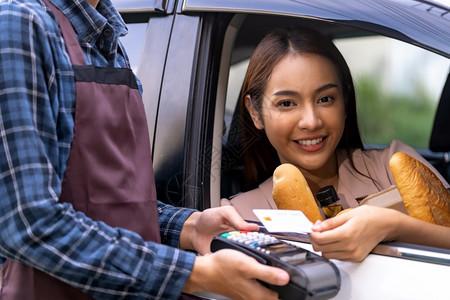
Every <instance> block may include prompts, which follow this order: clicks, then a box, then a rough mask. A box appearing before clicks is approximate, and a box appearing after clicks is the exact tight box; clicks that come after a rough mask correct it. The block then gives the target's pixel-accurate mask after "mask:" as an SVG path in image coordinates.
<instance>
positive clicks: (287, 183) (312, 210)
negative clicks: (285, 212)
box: [272, 164, 323, 223]
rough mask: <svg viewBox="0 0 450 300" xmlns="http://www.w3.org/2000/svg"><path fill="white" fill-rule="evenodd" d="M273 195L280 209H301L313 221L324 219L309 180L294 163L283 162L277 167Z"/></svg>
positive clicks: (274, 174) (274, 173)
mask: <svg viewBox="0 0 450 300" xmlns="http://www.w3.org/2000/svg"><path fill="white" fill-rule="evenodd" d="M272 197H273V200H274V201H275V204H276V205H277V208H278V209H290V210H300V211H302V212H303V213H304V214H305V216H306V217H307V218H308V219H309V221H311V222H312V223H315V222H316V221H317V220H321V221H323V218H322V214H321V213H320V209H319V206H318V205H317V202H316V199H315V198H314V195H313V193H312V192H311V189H310V188H309V185H308V182H306V179H305V177H304V176H303V174H302V172H301V171H300V170H299V169H298V168H297V167H296V166H294V165H291V164H282V165H280V166H278V167H277V168H276V169H275V171H274V172H273V190H272Z"/></svg>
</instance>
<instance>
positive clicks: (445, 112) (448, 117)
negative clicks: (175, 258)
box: [430, 73, 450, 152]
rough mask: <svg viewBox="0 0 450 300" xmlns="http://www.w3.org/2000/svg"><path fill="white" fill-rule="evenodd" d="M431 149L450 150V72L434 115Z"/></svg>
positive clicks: (438, 150) (436, 150)
mask: <svg viewBox="0 0 450 300" xmlns="http://www.w3.org/2000/svg"><path fill="white" fill-rule="evenodd" d="M430 150H431V151H435V152H450V73H449V74H448V76H447V81H446V82H445V86H444V89H443V90H442V94H441V99H440V100H439V104H438V107H437V110H436V115H435V117H434V124H433V131H432V132H431V138H430Z"/></svg>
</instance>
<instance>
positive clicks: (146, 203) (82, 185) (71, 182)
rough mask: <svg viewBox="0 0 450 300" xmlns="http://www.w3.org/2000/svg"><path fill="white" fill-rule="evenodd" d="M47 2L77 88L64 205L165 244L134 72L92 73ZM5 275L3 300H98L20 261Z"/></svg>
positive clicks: (68, 27) (6, 267)
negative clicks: (162, 237)
mask: <svg viewBox="0 0 450 300" xmlns="http://www.w3.org/2000/svg"><path fill="white" fill-rule="evenodd" d="M44 1H45V3H46V4H47V5H48V6H49V7H50V8H51V10H52V11H53V13H54V14H55V16H56V18H57V20H58V22H59V26H60V28H61V31H62V34H63V37H64V41H65V43H66V47H67V51H68V53H69V55H70V59H71V62H72V65H73V69H74V72H75V81H76V102H75V103H76V105H75V127H74V138H73V142H72V148H71V151H70V156H69V160H68V165H67V170H66V172H65V175H64V178H63V183H62V192H61V196H60V201H61V202H69V203H72V204H73V207H74V209H75V210H77V211H82V212H84V213H85V214H86V215H87V216H88V217H90V218H92V219H93V220H102V221H104V222H105V223H107V224H108V225H110V226H112V227H122V228H126V229H129V230H132V231H134V232H136V233H138V234H139V235H141V236H142V238H143V239H144V240H146V241H154V242H158V243H159V242H160V231H159V223H158V214H157V205H156V190H155V181H154V177H153V169H152V162H151V156H150V142H149V134H148V129H147V122H146V118H145V112H144V105H143V102H142V99H141V96H140V93H139V89H138V87H137V83H136V79H135V77H134V75H133V73H132V71H131V70H130V69H128V68H99V67H93V66H86V65H85V59H84V56H83V52H82V50H81V47H80V45H79V43H78V40H77V37H76V34H75V32H74V30H73V28H72V25H71V23H70V21H69V20H68V19H67V18H66V17H65V16H64V15H63V14H62V13H61V12H60V11H59V10H58V9H57V8H56V7H55V6H53V4H51V3H50V2H49V1H48V0H44ZM2 273H3V288H2V291H1V292H0V298H1V299H2V300H9V299H11V300H18V299H20V300H28V299H31V300H38V299H42V300H44V299H45V300H53V299H55V300H61V299H77V300H80V299H92V298H91V297H89V296H88V295H86V294H84V293H82V292H81V291H79V290H77V289H75V288H73V287H71V286H69V285H67V284H65V283H63V282H62V281H59V280H57V279H55V278H53V277H51V276H49V275H46V274H45V273H43V272H41V271H38V270H36V269H34V268H31V267H28V266H25V265H23V264H21V263H18V262H16V261H13V260H7V261H6V262H5V264H4V265H3V267H2Z"/></svg>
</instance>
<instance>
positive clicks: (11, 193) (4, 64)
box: [0, 1, 195, 299]
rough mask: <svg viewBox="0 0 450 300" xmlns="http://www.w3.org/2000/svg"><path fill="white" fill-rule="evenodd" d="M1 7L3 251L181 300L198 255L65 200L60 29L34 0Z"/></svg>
mask: <svg viewBox="0 0 450 300" xmlns="http://www.w3.org/2000/svg"><path fill="white" fill-rule="evenodd" d="M0 15H1V17H0V28H2V30H1V31H0V68H1V69H0V78H1V79H0V170H1V172H0V211H1V212H2V213H1V217H0V239H1V240H2V242H1V243H0V255H1V256H3V257H6V258H8V259H15V260H18V261H20V262H22V263H24V264H27V265H30V266H32V267H34V268H36V269H39V270H42V271H44V272H46V273H48V274H51V275H52V276H55V277H57V278H58V279H60V280H62V281H64V282H66V283H68V284H70V285H72V286H74V287H76V288H79V289H81V290H83V291H85V292H86V293H88V294H90V295H92V296H94V297H96V298H99V299H109V298H117V297H122V296H123V297H127V296H139V297H142V298H146V297H148V298H152V297H154V296H155V295H158V296H161V297H163V298H176V297H177V295H178V294H179V293H180V292H181V290H182V288H183V286H184V283H185V282H186V280H187V278H188V276H189V274H190V272H191V269H192V267H193V263H194V259H195V257H194V255H193V254H191V253H187V252H184V251H180V250H178V249H175V248H171V247H167V246H164V245H159V244H155V243H149V242H145V241H143V240H142V238H141V237H140V236H139V235H137V234H135V233H133V232H131V231H127V230H124V229H120V228H111V227H110V226H108V225H106V224H104V223H102V222H94V221H92V220H91V219H89V218H87V217H86V216H85V215H84V214H82V213H79V212H76V211H74V210H73V208H72V206H71V205H69V204H61V203H58V197H59V194H60V187H61V178H62V173H63V172H61V169H62V168H63V166H62V165H61V162H60V161H59V158H60V155H59V154H60V152H61V151H64V145H61V138H62V137H61V136H60V132H58V130H57V123H58V122H59V121H60V117H61V115H62V112H63V110H64V109H65V108H64V107H62V106H61V103H60V102H59V99H58V96H59V94H58V91H59V90H58V89H59V88H61V87H59V86H57V83H56V81H57V77H58V76H61V75H64V74H60V72H59V71H60V70H57V69H55V68H53V67H52V65H51V64H52V63H53V59H54V57H52V53H53V52H54V50H55V47H57V46H58V45H57V44H55V43H51V42H50V38H51V36H52V35H54V34H55V32H54V31H53V30H56V29H55V28H56V27H55V26H53V27H52V26H50V27H49V26H47V25H49V24H51V22H52V21H53V20H51V19H50V17H49V15H48V14H47V13H46V12H44V11H43V9H42V7H41V6H40V5H39V4H38V3H37V2H36V3H35V2H34V1H22V2H21V4H20V5H19V4H17V2H2V4H1V6H0ZM53 42H54V41H53ZM62 163H64V162H62ZM167 286H169V287H170V288H166V287H167ZM149 295H152V297H151V296H149Z"/></svg>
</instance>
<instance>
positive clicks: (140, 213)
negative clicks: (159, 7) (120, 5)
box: [0, 0, 289, 299]
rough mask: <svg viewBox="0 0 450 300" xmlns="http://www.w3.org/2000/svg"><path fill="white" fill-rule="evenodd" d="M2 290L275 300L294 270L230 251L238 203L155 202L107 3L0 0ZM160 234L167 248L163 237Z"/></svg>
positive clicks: (118, 26)
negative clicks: (227, 241) (219, 244)
mask: <svg viewBox="0 0 450 300" xmlns="http://www.w3.org/2000/svg"><path fill="white" fill-rule="evenodd" d="M0 28H1V32H0V68H1V70H0V78H1V79H0V118H1V119H0V133H1V143H0V166H1V173H0V176H1V177H0V211H1V217H0V235H1V239H2V242H1V243H0V255H1V257H3V258H4V259H3V260H4V264H3V266H2V269H1V271H2V281H3V282H2V285H3V286H2V289H1V291H0V296H1V299H89V298H91V297H94V298H98V299H114V298H129V299H177V298H178V297H179V296H180V294H181V293H182V292H183V291H184V292H196V291H210V292H215V293H220V294H223V295H225V296H228V297H231V298H239V299H276V297H277V295H276V293H274V292H273V291H270V290H268V289H266V288H265V287H263V286H262V285H261V284H259V283H258V282H257V281H256V280H255V279H259V280H262V281H266V282H268V283H271V284H277V285H284V284H287V282H288V281H289V276H288V274H287V273H286V272H285V271H283V270H280V269H276V268H271V267H267V266H264V265H261V264H258V263H257V262H256V261H255V260H253V259H251V258H249V257H247V256H246V255H244V254H241V253H239V252H236V251H232V250H226V251H225V250H223V251H218V252H216V253H214V254H210V255H205V256H196V255H194V254H193V253H192V252H186V251H183V250H179V249H178V247H179V248H181V249H191V250H195V251H197V252H199V253H200V254H208V253H209V251H210V249H209V245H210V242H211V240H212V238H213V236H214V235H215V234H218V233H219V232H221V231H226V230H230V229H232V228H238V229H242V230H255V229H256V228H257V226H256V225H254V224H248V223H246V222H245V221H244V220H242V218H241V217H240V216H239V215H238V214H237V213H236V211H235V210H234V209H233V208H229V207H227V208H219V209H209V210H205V211H204V212H198V211H194V210H190V209H182V208H175V207H172V206H168V205H165V204H163V203H161V202H158V201H156V193H155V184H154V178H153V171H152V167H151V159H150V143H149V140H148V132H147V125H146V121H145V114H144V109H143V104H142V101H141V98H140V92H139V90H140V89H139V85H138V83H137V82H136V79H135V77H134V75H133V74H132V72H131V71H130V69H129V68H127V66H128V60H127V57H126V54H125V52H123V51H122V49H121V48H120V44H119V41H118V39H119V37H120V36H123V35H124V34H125V33H126V27H125V24H124V23H123V21H122V19H121V18H120V15H119V14H118V13H117V11H116V10H115V9H114V8H113V7H112V4H111V3H110V1H109V0H102V1H98V0H97V1H94V0H89V1H84V0H9V1H6V0H0ZM161 241H162V244H161V243H160V242H161Z"/></svg>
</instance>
